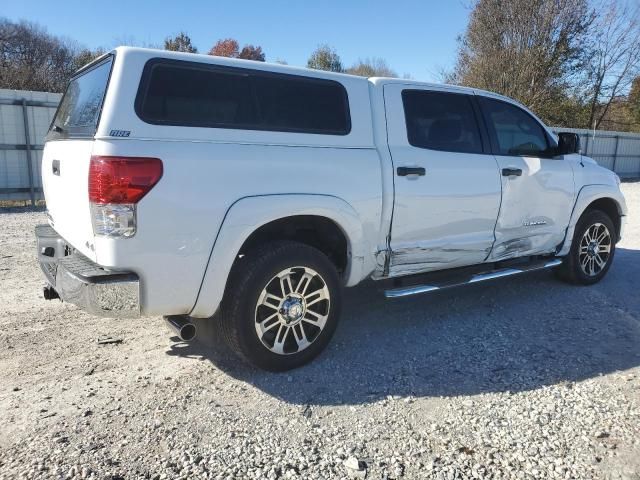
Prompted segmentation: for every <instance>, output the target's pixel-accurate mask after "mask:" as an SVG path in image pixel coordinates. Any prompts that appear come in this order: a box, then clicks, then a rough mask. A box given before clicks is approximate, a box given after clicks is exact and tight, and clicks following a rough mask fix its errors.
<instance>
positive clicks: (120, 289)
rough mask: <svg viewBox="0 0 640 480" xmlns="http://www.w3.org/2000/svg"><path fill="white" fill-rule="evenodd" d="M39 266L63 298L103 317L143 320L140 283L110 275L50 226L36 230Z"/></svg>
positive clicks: (134, 277)
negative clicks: (140, 317) (76, 249)
mask: <svg viewBox="0 0 640 480" xmlns="http://www.w3.org/2000/svg"><path fill="white" fill-rule="evenodd" d="M36 240H37V249H38V250H37V251H38V262H39V263H40V267H41V268H42V271H43V273H44V275H45V277H46V279H47V282H49V284H50V285H51V286H52V287H53V288H54V289H55V291H56V292H57V293H58V295H59V296H60V298H61V299H62V300H64V301H65V302H69V303H73V304H74V305H77V306H79V307H80V308H82V309H83V310H86V311H87V312H89V313H91V314H93V315H97V316H100V317H117V318H135V317H139V316H140V280H139V278H138V276H137V275H136V274H135V273H132V272H114V271H108V270H105V269H104V268H102V267H101V266H99V265H98V264H96V263H94V262H92V261H91V260H89V259H88V258H86V257H85V256H84V255H81V254H80V253H77V252H75V251H74V249H73V248H72V247H70V246H69V245H68V244H67V243H66V242H65V241H64V239H63V238H62V237H60V235H58V233H57V232H56V231H55V230H54V229H53V228H52V227H50V226H49V225H38V226H37V227H36Z"/></svg>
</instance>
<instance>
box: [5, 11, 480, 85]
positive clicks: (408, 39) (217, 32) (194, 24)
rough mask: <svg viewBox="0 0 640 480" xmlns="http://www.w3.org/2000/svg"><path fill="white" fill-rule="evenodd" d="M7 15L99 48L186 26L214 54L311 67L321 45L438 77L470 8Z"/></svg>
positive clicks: (150, 39)
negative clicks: (231, 50)
mask: <svg viewBox="0 0 640 480" xmlns="http://www.w3.org/2000/svg"><path fill="white" fill-rule="evenodd" d="M3 3H4V5H3V7H2V10H1V11H0V16H4V17H8V18H9V19H11V20H19V19H25V20H30V21H34V22H37V23H40V24H41V25H42V26H44V27H46V29H47V30H48V31H49V32H50V33H52V34H55V35H61V36H65V37H69V38H72V39H74V40H77V41H78V42H80V43H81V44H84V45H86V46H89V47H91V48H96V47H100V46H102V47H106V48H111V47H113V46H116V45H117V44H118V43H122V42H121V40H127V41H134V42H135V43H137V44H143V45H149V44H151V45H161V44H162V41H163V40H164V38H165V37H166V36H168V35H173V34H176V33H178V32H180V31H181V30H184V31H185V32H186V33H187V34H189V35H190V36H191V39H192V41H193V43H194V44H195V45H196V46H197V47H198V49H199V51H200V52H202V53H206V52H207V51H208V50H209V48H210V47H211V46H212V45H213V44H214V43H215V42H216V40H218V39H220V38H227V37H233V38H236V39H237V40H238V42H239V43H240V45H241V46H242V45H244V44H245V43H252V44H256V45H261V46H262V48H263V50H264V51H265V53H266V54H267V61H275V60H276V59H283V60H286V61H287V62H288V63H289V64H290V65H300V66H304V65H305V64H306V61H307V58H308V57H309V54H310V53H311V52H312V51H313V50H314V49H315V48H316V46H317V45H318V44H320V43H328V44H329V45H331V46H333V47H334V48H335V49H336V50H337V52H338V54H339V55H340V57H341V58H342V61H343V64H345V65H347V66H348V65H350V64H351V63H353V62H355V61H356V60H357V59H358V58H364V57H382V58H384V59H385V60H386V61H387V63H388V64H389V65H390V66H391V67H392V68H393V69H394V70H395V71H396V72H397V73H398V74H400V75H403V74H405V73H406V74H410V75H411V77H412V78H415V79H416V80H426V81H437V80H438V79H439V77H438V73H439V72H440V71H441V70H442V69H443V68H450V67H451V66H452V65H453V63H454V62H455V55H456V48H457V47H456V37H457V36H458V35H459V34H461V33H463V32H464V29H465V27H466V25H467V20H468V16H469V10H468V8H467V7H465V4H466V3H468V2H465V1H464V0H441V1H437V0H422V1H419V0H415V1H414V0H407V1H403V0H399V1H396V2H389V1H379V0H375V1H373V0H372V1H365V0H352V1H349V0H342V1H337V0H324V1H316V2H311V1H306V2H305V1H293V0H289V1H286V0H268V1H258V0H245V1H233V0H231V1H225V2H220V1H213V0H210V1H204V0H182V1H180V0H177V1H155V2H151V1H136V0H129V1H121V0H111V1H108V2H95V1H90V0H89V1H87V0H84V1H80V0H65V1H62V2H52V1H51V0H46V1H45V0H21V1H5V2H3Z"/></svg>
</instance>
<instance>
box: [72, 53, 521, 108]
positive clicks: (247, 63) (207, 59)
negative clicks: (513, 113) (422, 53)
mask: <svg viewBox="0 0 640 480" xmlns="http://www.w3.org/2000/svg"><path fill="white" fill-rule="evenodd" d="M113 52H115V53H116V54H119V53H121V54H129V53H138V54H143V55H147V56H149V58H155V57H162V58H171V59H176V60H185V61H191V62H200V63H209V64H217V65H228V66H231V67H238V68H254V69H257V70H269V71H273V72H281V73H290V74H294V75H295V74H297V75H305V76H309V75H313V76H317V77H321V78H334V79H336V80H342V81H344V80H347V79H348V80H349V81H356V82H358V81H361V82H363V83H364V82H370V83H372V84H374V85H376V86H382V85H389V84H399V85H415V86H417V87H427V88H434V89H440V90H442V89H444V90H448V91H457V92H465V93H479V94H482V95H487V96H491V97H496V98H502V99H504V100H507V101H509V102H512V103H518V102H516V101H515V100H513V99H511V98H509V97H505V96H503V95H500V94H497V93H494V92H490V91H487V90H481V89H477V88H471V87H463V86H460V85H451V84H446V83H432V82H422V81H418V80H412V79H406V78H395V77H361V76H359V75H351V74H348V73H338V72H330V71H326V70H316V69H312V68H307V67H295V66H292V65H284V64H281V63H271V62H259V61H255V60H244V59H239V58H228V57H218V56H215V55H206V54H201V53H186V52H173V51H170V50H161V49H154V48H142V47H125V46H120V47H116V48H114V49H113V50H112V51H111V52H109V53H107V54H105V55H108V54H110V53H113ZM105 55H103V57H104V56H105ZM100 58H102V57H100ZM99 60H100V59H96V60H94V61H93V62H91V63H92V64H93V63H95V62H97V61H99ZM86 67H87V66H86V65H85V66H84V67H82V68H81V69H80V71H82V70H84V69H85V68H86Z"/></svg>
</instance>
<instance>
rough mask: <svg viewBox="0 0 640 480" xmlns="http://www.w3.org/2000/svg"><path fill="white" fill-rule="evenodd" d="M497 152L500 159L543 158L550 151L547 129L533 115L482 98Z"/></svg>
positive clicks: (507, 104) (506, 104) (508, 105)
mask: <svg viewBox="0 0 640 480" xmlns="http://www.w3.org/2000/svg"><path fill="white" fill-rule="evenodd" d="M480 103H481V105H482V110H483V112H484V115H485V118H486V120H487V124H488V126H489V129H490V130H492V131H493V133H494V143H495V145H494V146H493V148H494V151H495V152H496V153H498V154H500V155H541V154H544V152H545V151H546V150H547V148H548V144H547V136H546V135H545V132H544V129H543V128H542V126H541V125H540V123H538V122H537V121H536V120H535V119H534V118H533V117H532V116H531V115H529V114H528V113H527V112H525V111H524V110H522V109H521V108H518V107H516V106H515V105H512V104H510V103H506V102H501V101H500V100H493V99H490V98H486V97H480Z"/></svg>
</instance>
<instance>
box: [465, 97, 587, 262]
mask: <svg viewBox="0 0 640 480" xmlns="http://www.w3.org/2000/svg"><path fill="white" fill-rule="evenodd" d="M477 98H478V100H479V104H480V106H481V108H482V112H483V114H484V118H485V120H486V123H487V128H488V130H489V135H490V137H491V140H492V144H493V151H494V153H495V155H496V160H497V162H498V165H499V168H500V173H501V180H502V206H501V208H500V215H499V216H498V222H497V223H496V232H495V236H496V242H495V245H494V247H493V250H492V252H491V256H490V257H489V260H490V261H499V260H504V259H508V258H514V257H521V256H527V255H540V254H548V253H553V252H554V251H555V249H556V247H557V246H558V245H559V244H560V243H561V242H562V241H563V240H564V236H565V232H566V228H567V225H568V224H569V217H570V215H571V211H572V209H573V204H574V199H575V186H574V182H573V169H572V167H571V164H570V163H569V162H568V161H565V160H564V159H563V158H562V157H553V156H552V153H551V152H552V151H553V147H554V145H553V143H552V142H553V140H552V139H551V138H550V136H549V135H548V134H547V133H546V132H545V130H544V128H543V127H542V125H541V124H540V122H538V120H537V119H535V118H534V117H533V116H532V115H530V114H529V113H528V112H527V111H526V110H524V109H522V108H520V107H518V106H516V105H514V104H512V103H508V102H504V101H502V100H499V99H494V98H488V97H484V96H477Z"/></svg>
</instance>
